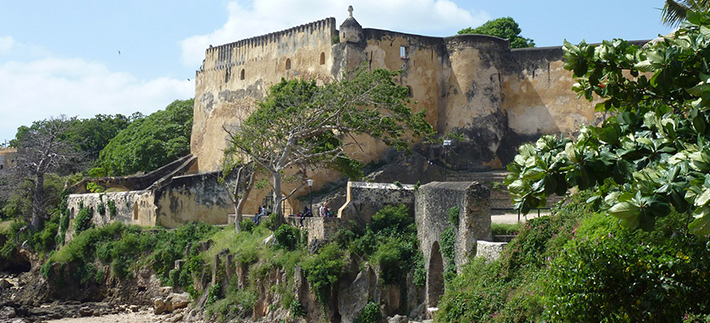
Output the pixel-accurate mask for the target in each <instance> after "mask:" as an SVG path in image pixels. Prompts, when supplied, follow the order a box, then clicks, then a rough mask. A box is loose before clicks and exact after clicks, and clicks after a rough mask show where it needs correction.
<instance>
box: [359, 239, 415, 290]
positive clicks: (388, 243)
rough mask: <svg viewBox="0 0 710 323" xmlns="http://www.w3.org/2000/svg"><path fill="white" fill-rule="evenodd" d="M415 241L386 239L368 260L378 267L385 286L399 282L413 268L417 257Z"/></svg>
mask: <svg viewBox="0 0 710 323" xmlns="http://www.w3.org/2000/svg"><path fill="white" fill-rule="evenodd" d="M416 245H417V244H416V241H412V240H411V239H410V240H405V239H403V238H395V237H388V238H386V240H385V241H384V242H380V243H379V244H378V247H377V250H376V251H375V253H374V254H373V255H372V257H371V258H370V259H371V260H372V262H373V263H374V264H377V265H379V267H380V272H381V275H380V278H381V279H382V281H383V282H384V283H385V284H393V283H396V282H401V281H402V280H403V279H404V278H405V277H406V276H407V272H409V271H410V270H411V269H413V268H414V265H415V256H416V255H417V252H418V250H417V247H416Z"/></svg>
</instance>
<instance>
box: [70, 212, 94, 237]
mask: <svg viewBox="0 0 710 323" xmlns="http://www.w3.org/2000/svg"><path fill="white" fill-rule="evenodd" d="M92 213H93V212H92V211H91V209H90V208H84V207H82V208H80V209H79V212H78V213H77V215H76V217H75V218H74V234H75V235H78V234H80V233H81V232H83V231H84V230H86V229H88V228H89V227H91V218H92V217H93V216H94V215H93V214H92Z"/></svg>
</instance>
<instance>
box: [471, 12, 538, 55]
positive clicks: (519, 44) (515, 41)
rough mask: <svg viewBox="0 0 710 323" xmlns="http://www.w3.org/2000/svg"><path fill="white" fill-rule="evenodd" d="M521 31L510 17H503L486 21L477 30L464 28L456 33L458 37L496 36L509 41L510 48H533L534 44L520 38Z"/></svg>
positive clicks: (530, 40) (527, 39)
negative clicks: (471, 35) (466, 35)
mask: <svg viewBox="0 0 710 323" xmlns="http://www.w3.org/2000/svg"><path fill="white" fill-rule="evenodd" d="M521 32H522V29H520V26H518V23H517V22H515V20H513V18H511V17H503V18H498V19H493V20H489V21H487V22H486V23H485V24H483V25H481V26H480V27H477V28H471V27H468V28H464V29H461V30H459V31H458V34H459V35H465V34H478V35H490V36H496V37H500V38H503V39H507V40H509V41H510V48H526V47H535V42H534V41H533V40H532V39H530V38H525V37H522V36H520V33H521Z"/></svg>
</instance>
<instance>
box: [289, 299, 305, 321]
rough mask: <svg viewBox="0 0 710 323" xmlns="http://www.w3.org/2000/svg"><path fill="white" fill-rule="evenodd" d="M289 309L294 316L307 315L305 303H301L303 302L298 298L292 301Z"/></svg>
mask: <svg viewBox="0 0 710 323" xmlns="http://www.w3.org/2000/svg"><path fill="white" fill-rule="evenodd" d="M289 311H290V312H291V316H293V317H305V316H306V311H305V309H304V308H303V304H301V302H299V301H298V300H296V299H294V300H292V301H291V304H290V305H289Z"/></svg>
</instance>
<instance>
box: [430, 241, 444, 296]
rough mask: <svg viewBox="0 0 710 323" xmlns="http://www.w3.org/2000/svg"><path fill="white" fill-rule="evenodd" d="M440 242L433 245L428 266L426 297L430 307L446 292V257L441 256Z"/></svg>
mask: <svg viewBox="0 0 710 323" xmlns="http://www.w3.org/2000/svg"><path fill="white" fill-rule="evenodd" d="M439 249H440V247H439V242H438V241H434V244H432V246H431V255H430V257H429V266H427V281H426V298H427V306H428V307H436V306H437V305H438V304H439V299H440V298H441V295H443V294H444V259H443V258H442V257H441V250H439Z"/></svg>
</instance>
